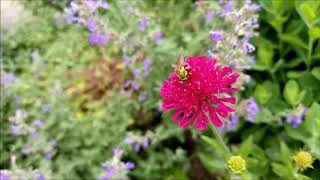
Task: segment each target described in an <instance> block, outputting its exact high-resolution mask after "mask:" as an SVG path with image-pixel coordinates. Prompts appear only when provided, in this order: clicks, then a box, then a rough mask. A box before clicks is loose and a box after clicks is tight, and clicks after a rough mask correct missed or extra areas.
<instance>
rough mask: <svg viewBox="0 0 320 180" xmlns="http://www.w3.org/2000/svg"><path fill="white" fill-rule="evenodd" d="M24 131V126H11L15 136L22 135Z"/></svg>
mask: <svg viewBox="0 0 320 180" xmlns="http://www.w3.org/2000/svg"><path fill="white" fill-rule="evenodd" d="M22 130H23V126H22V125H10V132H11V133H12V134H13V135H15V136H19V135H21V134H22Z"/></svg>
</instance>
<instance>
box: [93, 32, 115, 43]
mask: <svg viewBox="0 0 320 180" xmlns="http://www.w3.org/2000/svg"><path fill="white" fill-rule="evenodd" d="M109 40H110V35H109V34H104V35H101V34H99V33H98V32H94V33H91V34H90V36H89V40H88V41H89V44H90V45H92V46H93V45H104V44H105V43H107V42H108V41H109Z"/></svg>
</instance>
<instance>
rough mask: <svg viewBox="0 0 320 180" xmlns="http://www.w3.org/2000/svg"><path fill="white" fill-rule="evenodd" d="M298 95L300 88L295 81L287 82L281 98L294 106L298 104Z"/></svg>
mask: <svg viewBox="0 0 320 180" xmlns="http://www.w3.org/2000/svg"><path fill="white" fill-rule="evenodd" d="M299 93H300V88H299V85H298V83H297V82H296V81H295V80H289V81H288V82H287V83H286V85H285V86H284V91H283V96H284V98H285V100H286V101H287V102H288V103H289V104H291V105H296V104H298V103H299V98H300V97H299Z"/></svg>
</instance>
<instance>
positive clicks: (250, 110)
mask: <svg viewBox="0 0 320 180" xmlns="http://www.w3.org/2000/svg"><path fill="white" fill-rule="evenodd" d="M246 111H247V119H248V121H249V122H253V121H254V119H255V117H256V114H257V112H259V111H260V109H259V107H258V104H257V102H256V101H255V99H254V98H253V97H251V98H249V99H248V104H247V109H246Z"/></svg>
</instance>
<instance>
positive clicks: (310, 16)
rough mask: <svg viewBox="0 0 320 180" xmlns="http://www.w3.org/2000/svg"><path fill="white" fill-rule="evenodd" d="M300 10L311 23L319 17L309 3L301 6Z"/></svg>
mask: <svg viewBox="0 0 320 180" xmlns="http://www.w3.org/2000/svg"><path fill="white" fill-rule="evenodd" d="M299 9H300V11H301V13H302V14H303V16H304V17H306V18H307V19H308V20H309V21H312V20H314V19H315V18H316V17H317V16H316V14H315V13H314V12H313V10H312V8H311V7H310V6H309V4H307V3H302V4H300V6H299Z"/></svg>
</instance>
